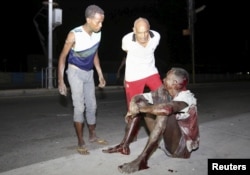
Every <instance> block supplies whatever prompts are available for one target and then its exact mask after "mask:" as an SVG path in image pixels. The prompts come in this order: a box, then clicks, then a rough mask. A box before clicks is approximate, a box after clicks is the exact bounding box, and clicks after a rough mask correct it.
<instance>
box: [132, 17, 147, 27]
mask: <svg viewBox="0 0 250 175" xmlns="http://www.w3.org/2000/svg"><path fill="white" fill-rule="evenodd" d="M141 25H143V26H146V27H147V28H148V29H149V28H150V24H149V22H148V20H147V19H146V18H142V17H140V18H137V19H136V20H135V22H134V28H138V27H139V26H141Z"/></svg>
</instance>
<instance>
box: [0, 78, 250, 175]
mask: <svg viewBox="0 0 250 175" xmlns="http://www.w3.org/2000/svg"><path fill="white" fill-rule="evenodd" d="M190 89H191V90H192V91H193V92H194V93H195V94H196V97H197V99H198V110H199V117H200V118H199V121H200V129H201V147H200V149H199V150H197V152H194V153H193V155H192V158H191V159H190V160H184V161H183V160H179V159H177V160H176V159H171V158H166V156H165V155H163V154H162V152H159V151H157V152H156V153H155V154H154V155H153V156H152V159H151V161H152V162H150V163H151V165H152V168H150V169H148V170H145V171H140V172H138V173H135V174H152V173H154V174H166V173H164V170H165V171H169V167H170V169H171V168H172V169H174V172H175V174H197V175H202V174H207V173H206V171H207V168H206V160H207V158H209V157H210V158H211V157H217V158H235V157H236V158H237V157H238V158H250V148H249V145H250V126H249V120H250V119H249V118H248V117H249V115H250V107H249V99H250V82H242V83H226V84H224V83H223V84H221V83H217V84H200V85H190ZM13 94H14V95H13ZM97 102H98V114H97V115H98V124H97V133H98V135H99V136H100V137H102V138H105V139H107V140H108V141H109V146H110V145H114V144H116V143H119V142H120V140H121V138H122V137H123V134H124V127H125V124H124V120H123V116H124V114H125V113H126V107H125V97H124V92H123V89H122V88H106V89H104V90H103V91H100V90H97ZM71 114H72V105H71V99H70V97H67V98H64V97H61V96H59V95H58V94H57V91H56V90H55V91H53V90H49V91H48V90H41V89H38V90H16V91H13V90H11V91H1V92H0V174H3V175H8V174H25V175H27V174H38V175H40V174H41V175H42V174H47V175H50V174H60V175H62V174H68V171H69V170H71V169H72V170H74V173H73V174H81V173H83V172H86V173H88V172H89V173H91V174H93V175H95V174H96V175H99V174H100V173H101V172H103V173H102V174H107V175H111V174H119V172H118V171H117V168H116V167H117V165H119V164H120V163H124V161H125V162H126V161H128V160H131V159H132V158H133V157H135V156H137V155H138V154H139V153H140V151H141V150H142V148H143V146H144V144H145V142H146V137H147V133H146V132H145V129H144V128H143V123H142V128H141V130H140V134H139V138H138V141H137V142H135V143H133V144H132V145H131V147H132V148H131V150H132V154H131V156H130V157H128V156H127V157H124V156H122V155H118V154H116V155H107V154H103V153H101V151H100V149H102V148H103V146H102V145H97V144H89V143H88V144H87V145H88V148H89V149H90V152H91V154H90V155H89V158H88V159H85V158H84V160H82V157H83V156H81V155H78V154H77V153H76V151H75V146H76V136H75V132H74V128H73V124H72V115H71ZM232 128H233V130H232V131H231V129H232ZM87 134H88V133H87V132H85V137H86V138H87V136H88V135H87ZM105 147H106V146H105ZM239 150H240V151H239ZM105 156H106V157H105ZM128 158H129V159H128ZM79 160H80V166H77V165H78V164H79ZM88 160H89V161H91V162H89V161H88ZM107 160H108V161H107ZM159 160H160V161H159ZM86 161H87V163H88V164H87V163H86ZM165 161H166V162H165ZM164 162H165V163H164ZM108 163H109V164H108ZM176 163H178V164H179V167H178V166H177V165H176ZM64 165H65V167H64ZM86 165H87V167H86ZM166 165H169V167H168V168H167V166H166ZM96 166H97V167H99V168H96V169H95V167H96ZM107 166H108V167H109V168H107ZM190 166H191V167H190ZM81 168H82V169H81ZM161 168H162V169H161ZM104 169H105V170H104ZM106 169H108V170H106ZM97 170H98V171H97ZM155 170H157V171H155ZM160 170H161V171H160ZM187 171H189V172H187ZM181 172H182V173H181ZM183 172H184V173H183Z"/></svg>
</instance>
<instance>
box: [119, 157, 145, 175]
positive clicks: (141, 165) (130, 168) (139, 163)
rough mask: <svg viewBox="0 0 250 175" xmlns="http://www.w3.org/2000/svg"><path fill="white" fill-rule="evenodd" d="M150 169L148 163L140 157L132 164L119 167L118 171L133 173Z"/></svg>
mask: <svg viewBox="0 0 250 175" xmlns="http://www.w3.org/2000/svg"><path fill="white" fill-rule="evenodd" d="M148 168H149V167H148V165H147V162H145V161H143V160H141V159H140V158H139V157H138V158H137V159H135V160H133V161H132V162H129V163H124V164H123V165H120V166H118V170H119V171H120V172H121V173H133V172H136V171H139V170H143V169H148Z"/></svg>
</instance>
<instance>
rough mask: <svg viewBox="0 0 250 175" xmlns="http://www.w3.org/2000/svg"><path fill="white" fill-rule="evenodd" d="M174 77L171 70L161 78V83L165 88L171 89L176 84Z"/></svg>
mask: <svg viewBox="0 0 250 175" xmlns="http://www.w3.org/2000/svg"><path fill="white" fill-rule="evenodd" d="M176 83H177V81H176V77H175V75H174V74H173V73H172V72H168V73H167V74H166V77H165V78H164V79H163V84H164V87H165V89H167V90H171V89H173V88H174V85H176Z"/></svg>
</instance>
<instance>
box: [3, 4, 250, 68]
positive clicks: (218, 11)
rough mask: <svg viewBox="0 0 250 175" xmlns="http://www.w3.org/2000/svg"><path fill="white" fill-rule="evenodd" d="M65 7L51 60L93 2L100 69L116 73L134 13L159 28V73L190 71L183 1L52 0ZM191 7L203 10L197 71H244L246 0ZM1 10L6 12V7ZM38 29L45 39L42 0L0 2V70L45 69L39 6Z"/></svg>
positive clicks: (197, 30)
mask: <svg viewBox="0 0 250 175" xmlns="http://www.w3.org/2000/svg"><path fill="white" fill-rule="evenodd" d="M54 2H58V4H59V6H58V7H59V8H61V9H62V10H63V21H62V25H60V26H58V27H56V28H55V29H54V30H53V64H54V66H55V67H57V60H58V56H59V54H60V51H61V49H62V46H63V44H64V40H65V38H66V36H67V33H68V32H69V31H70V30H71V29H72V28H73V27H76V26H79V25H82V24H83V23H84V22H85V17H84V10H85V8H86V6H87V5H90V4H97V5H99V6H101V7H102V8H103V9H104V11H105V21H104V23H103V28H102V41H101V46H100V49H99V56H100V59H101V64H102V67H103V71H104V72H111V73H113V72H116V70H117V69H118V66H119V64H120V62H121V60H122V57H123V54H124V53H123V51H122V50H121V39H122V37H123V35H125V34H126V33H128V32H131V31H132V26H133V22H134V20H135V19H136V18H137V17H140V16H142V17H146V18H148V19H149V21H150V24H151V29H153V30H157V31H159V33H160V34H161V42H160V45H159V46H158V48H157V50H156V65H157V67H158V68H159V70H160V72H165V71H166V70H167V69H169V68H170V67H172V66H182V67H184V68H186V69H188V70H189V71H190V72H191V71H192V58H191V52H190V51H191V49H190V37H189V36H183V35H182V30H183V29H185V28H187V27H188V15H187V14H188V13H187V12H188V6H187V1H186V0H119V1H118V0H117V1H111V0H110V1H109V0H54ZM194 2H195V8H199V7H201V6H202V5H205V6H206V7H205V9H204V10H203V11H201V12H199V13H197V14H196V15H195V23H194V27H195V35H194V36H195V47H194V48H195V69H196V73H238V72H243V73H246V72H248V71H250V66H249V64H248V61H249V31H250V30H249V18H248V16H249V10H248V8H247V7H248V6H247V5H246V1H237V2H236V1H234V2H233V1H230V2H229V1H223V2H218V1H217V0H194ZM4 9H5V10H4ZM41 9H43V10H42V11H41V13H42V14H44V16H41V15H40V16H39V17H37V18H36V21H37V22H38V23H39V30H40V31H41V33H42V35H43V36H44V41H43V43H44V44H45V45H46V49H47V43H48V36H47V33H48V22H47V15H48V13H47V8H44V6H43V4H42V0H32V1H17V2H15V1H7V2H5V5H2V11H1V23H2V24H1V31H2V37H1V41H2V45H1V47H2V49H1V51H2V52H1V56H0V72H27V71H34V67H36V71H40V69H41V68H42V67H47V57H46V54H47V52H44V50H43V47H42V44H41V40H40V39H39V36H38V32H37V30H36V27H35V25H34V22H33V19H34V17H35V15H36V14H37V13H38V12H39V10H41Z"/></svg>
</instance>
